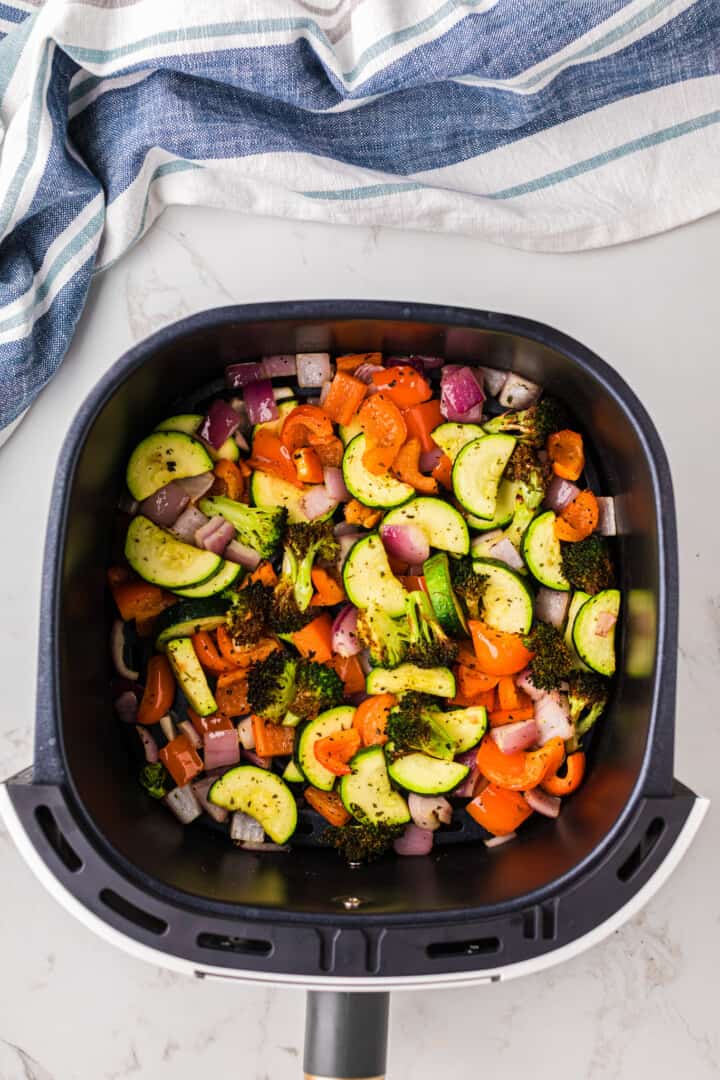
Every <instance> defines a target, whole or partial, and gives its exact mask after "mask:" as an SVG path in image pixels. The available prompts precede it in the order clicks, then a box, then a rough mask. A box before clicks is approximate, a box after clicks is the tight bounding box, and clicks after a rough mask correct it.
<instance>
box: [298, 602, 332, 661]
mask: <svg viewBox="0 0 720 1080" xmlns="http://www.w3.org/2000/svg"><path fill="white" fill-rule="evenodd" d="M292 640H293V645H294V646H295V648H296V649H297V651H298V652H299V653H300V655H301V656H305V657H307V659H308V660H315V661H317V663H318V664H326V663H327V661H328V660H330V658H331V657H332V619H331V618H330V616H329V614H328V613H327V612H324V613H323V614H322V615H318V617H317V619H313V621H312V622H310V623H308V624H307V626H303V628H302V630H297V631H296V632H295V633H294V634H293V636H292Z"/></svg>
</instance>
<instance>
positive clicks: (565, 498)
mask: <svg viewBox="0 0 720 1080" xmlns="http://www.w3.org/2000/svg"><path fill="white" fill-rule="evenodd" d="M579 494H580V488H579V487H578V486H577V484H573V483H571V482H570V481H569V480H563V478H562V477H561V476H553V478H552V480H551V481H550V483H549V484H548V489H547V492H546V493H545V506H546V507H547V508H548V510H554V511H555V513H556V514H560V513H562V511H563V510H564V509H565V507H566V506H567V505H568V504H569V503H571V502H572V501H573V499H574V498H575V496H576V495H579Z"/></svg>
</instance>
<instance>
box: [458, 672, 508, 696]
mask: <svg viewBox="0 0 720 1080" xmlns="http://www.w3.org/2000/svg"><path fill="white" fill-rule="evenodd" d="M456 678H457V687H458V690H459V691H460V693H461V694H464V695H465V697H469V698H471V697H477V695H478V694H484V693H485V692H486V691H487V690H494V689H495V687H496V686H497V684H498V678H499V676H497V675H485V674H483V673H482V672H480V671H477V670H476V669H474V668H471V667H466V666H465V664H458V666H457V676H456Z"/></svg>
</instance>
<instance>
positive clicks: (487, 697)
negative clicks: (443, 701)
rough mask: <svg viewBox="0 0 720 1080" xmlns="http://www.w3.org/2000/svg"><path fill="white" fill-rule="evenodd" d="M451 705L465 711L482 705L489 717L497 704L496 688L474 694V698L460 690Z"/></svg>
mask: <svg viewBox="0 0 720 1080" xmlns="http://www.w3.org/2000/svg"><path fill="white" fill-rule="evenodd" d="M450 704H451V705H458V706H462V708H463V709H467V708H469V707H470V706H475V705H481V706H482V707H483V709H486V710H487V713H488V715H490V713H491V712H492V711H493V709H494V708H495V704H496V694H495V688H494V687H493V689H492V690H485V691H483V693H481V694H473V695H472V696H468V695H467V694H463V692H462V691H461V690H458V692H457V693H456V694H455V697H454V698H453V699H452V700H451V702H450Z"/></svg>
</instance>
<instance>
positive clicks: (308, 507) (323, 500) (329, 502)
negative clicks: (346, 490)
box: [302, 484, 337, 521]
mask: <svg viewBox="0 0 720 1080" xmlns="http://www.w3.org/2000/svg"><path fill="white" fill-rule="evenodd" d="M336 506H337V499H333V498H332V497H331V496H330V494H329V493H328V490H327V488H326V487H325V485H324V484H314V485H313V486H312V487H311V488H310V489H309V490H308V491H307V492H306V493H305V495H303V497H302V509H303V513H304V514H305V517H307V518H308V519H309V520H310V521H315V519H316V518H319V517H324V516H325V514H327V513H328V511H329V510H334V509H335V507H336Z"/></svg>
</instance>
